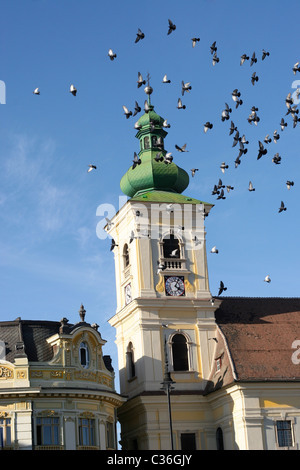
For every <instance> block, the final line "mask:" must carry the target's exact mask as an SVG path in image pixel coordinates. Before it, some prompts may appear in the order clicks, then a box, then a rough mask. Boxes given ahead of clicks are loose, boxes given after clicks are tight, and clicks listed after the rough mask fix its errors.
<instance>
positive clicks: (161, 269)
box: [157, 261, 167, 274]
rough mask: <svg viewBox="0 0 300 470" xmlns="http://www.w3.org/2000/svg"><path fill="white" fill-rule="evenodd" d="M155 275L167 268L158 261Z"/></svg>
mask: <svg viewBox="0 0 300 470" xmlns="http://www.w3.org/2000/svg"><path fill="white" fill-rule="evenodd" d="M157 265H158V266H157V274H159V273H160V272H161V271H164V270H165V269H166V267H167V266H165V265H164V264H163V263H160V262H159V261H157Z"/></svg>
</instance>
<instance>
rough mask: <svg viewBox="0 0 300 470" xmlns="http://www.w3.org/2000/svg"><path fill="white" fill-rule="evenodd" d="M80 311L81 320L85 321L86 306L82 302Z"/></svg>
mask: <svg viewBox="0 0 300 470" xmlns="http://www.w3.org/2000/svg"><path fill="white" fill-rule="evenodd" d="M78 312H79V316H80V318H81V321H82V322H84V318H85V314H86V310H84V306H83V305H82V304H81V306H80V310H78Z"/></svg>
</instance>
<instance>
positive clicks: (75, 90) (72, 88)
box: [70, 85, 77, 96]
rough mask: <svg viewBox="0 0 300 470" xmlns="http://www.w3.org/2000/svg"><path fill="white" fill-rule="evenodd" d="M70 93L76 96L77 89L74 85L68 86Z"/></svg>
mask: <svg viewBox="0 0 300 470" xmlns="http://www.w3.org/2000/svg"><path fill="white" fill-rule="evenodd" d="M70 93H72V95H73V96H76V94H77V89H76V88H75V86H74V85H71V86H70Z"/></svg>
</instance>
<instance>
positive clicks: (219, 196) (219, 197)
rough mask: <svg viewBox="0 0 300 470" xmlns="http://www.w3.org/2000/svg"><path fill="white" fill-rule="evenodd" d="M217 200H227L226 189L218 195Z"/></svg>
mask: <svg viewBox="0 0 300 470" xmlns="http://www.w3.org/2000/svg"><path fill="white" fill-rule="evenodd" d="M217 199H226V197H225V196H224V189H221V191H220V194H219V195H218V197H217Z"/></svg>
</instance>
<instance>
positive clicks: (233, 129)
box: [229, 121, 237, 135]
mask: <svg viewBox="0 0 300 470" xmlns="http://www.w3.org/2000/svg"><path fill="white" fill-rule="evenodd" d="M234 131H237V127H236V126H235V125H234V123H233V122H232V121H231V124H230V130H229V135H231V134H233V133H234Z"/></svg>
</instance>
